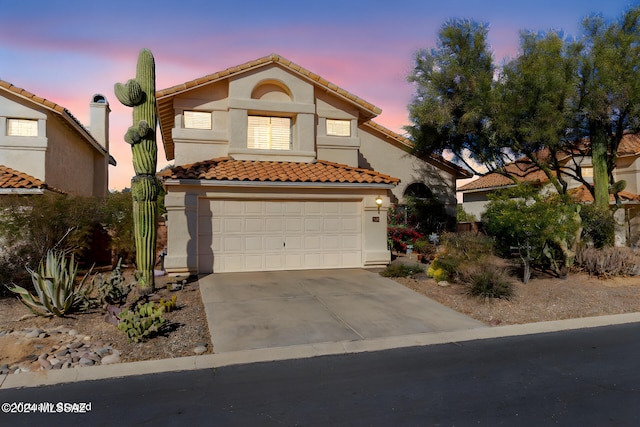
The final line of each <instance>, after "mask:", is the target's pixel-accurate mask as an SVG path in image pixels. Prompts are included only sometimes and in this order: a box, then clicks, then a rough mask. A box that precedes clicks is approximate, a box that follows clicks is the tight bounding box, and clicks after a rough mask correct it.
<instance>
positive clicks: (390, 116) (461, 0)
mask: <svg viewBox="0 0 640 427" xmlns="http://www.w3.org/2000/svg"><path fill="white" fill-rule="evenodd" d="M637 4H639V1H638V0H635V1H630V0H606V1H602V0H599V1H597V0H538V1H530V0H527V1H520V0H444V1H431V0H396V1H380V0H367V1H361V0H358V1H348V0H342V1H336V0H325V1H322V2H317V1H316V2H302V1H298V2H295V1H285V0H270V1H254V0H244V1H237V2H230V1H215V0H190V1H166V0H155V1H153V2H151V1H136V0H134V1H131V0H127V1H120V0H109V1H94V0H64V1H63V0H50V1H46V0H0V10H1V11H2V13H1V14H0V79H2V80H5V81H8V82H10V83H12V84H14V85H16V86H18V87H22V88H24V89H26V90H28V91H30V92H33V93H35V94H36V95H38V96H41V97H44V98H47V99H50V100H51V101H53V102H56V103H58V104H60V105H62V106H64V107H66V108H67V109H68V110H69V111H71V113H72V114H74V115H75V116H76V117H77V118H78V119H79V120H80V121H81V122H82V123H84V124H85V125H87V126H88V125H89V123H88V122H89V110H88V107H89V101H90V99H91V97H92V95H93V94H95V93H101V94H104V95H105V96H106V97H107V99H108V100H109V104H110V107H111V110H112V113H111V116H110V119H111V130H110V140H111V154H112V155H113V156H114V157H115V158H116V160H117V161H118V166H117V167H110V171H109V172H110V180H109V181H110V182H109V188H110V189H122V188H124V187H128V186H129V181H130V179H131V176H132V175H133V167H132V166H131V153H130V147H129V145H128V144H127V143H125V142H124V140H123V135H124V133H125V131H126V128H127V127H128V126H130V124H131V109H130V108H127V107H124V106H122V105H121V104H120V103H119V102H118V100H117V99H116V98H115V95H114V94H113V84H114V83H115V82H125V81H126V80H127V79H129V78H132V77H134V75H135V63H136V59H137V54H138V51H139V50H140V49H141V48H148V49H151V51H152V52H153V54H154V56H155V59H156V75H157V88H158V89H164V88H167V87H170V86H173V85H176V84H180V83H183V82H185V81H188V80H192V79H195V78H197V77H201V76H204V75H207V74H210V73H214V72H216V71H220V70H223V69H225V68H227V67H230V66H234V65H238V64H241V63H244V62H247V61H250V60H253V59H257V58H260V57H263V56H265V55H268V54H270V53H277V54H279V55H282V56H284V57H285V58H287V59H289V60H291V61H293V62H295V63H297V64H299V65H301V66H303V67H305V68H307V69H308V70H310V71H312V72H314V73H317V74H319V75H321V76H322V77H324V78H325V79H327V80H329V81H330V82H332V83H335V84H337V85H338V86H340V87H342V88H344V89H346V90H348V91H349V92H351V93H353V94H355V95H357V96H359V97H361V98H364V99H365V100H367V101H368V102H371V103H373V104H374V105H376V106H378V107H380V108H381V109H382V111H383V112H382V114H381V115H380V116H379V117H378V118H377V119H376V121H377V122H378V123H380V124H382V125H383V126H386V127H388V128H390V129H392V130H394V131H396V132H400V133H402V127H403V126H405V125H407V124H409V122H408V119H407V104H409V102H410V101H411V94H412V92H413V88H412V87H411V85H410V84H409V83H407V81H406V76H407V74H408V73H409V71H410V70H411V67H412V58H413V54H414V52H415V51H416V50H417V49H419V48H431V47H435V45H436V39H437V32H438V29H439V28H440V27H441V25H442V24H443V23H444V22H446V21H447V20H448V19H450V18H470V19H473V20H476V21H478V22H486V23H489V24H490V31H489V41H490V44H491V47H492V49H493V51H494V59H495V61H496V63H497V64H501V63H503V62H504V61H505V60H507V59H508V58H510V57H514V56H515V55H516V54H517V51H518V43H519V31H520V30H523V29H527V30H534V31H539V30H540V31H545V30H549V29H562V30H564V31H565V33H567V34H568V35H571V36H576V37H578V36H580V34H581V26H580V24H581V21H582V19H583V18H585V17H586V16H589V15H591V14H593V13H599V14H602V15H603V16H604V17H605V18H606V19H615V18H618V17H620V16H621V15H622V13H623V12H624V11H625V10H626V9H627V8H629V7H631V6H634V5H637ZM158 145H159V156H158V157H159V159H158V168H162V167H163V166H165V165H166V164H167V163H168V162H167V161H166V159H165V157H164V151H163V150H162V142H161V141H160V140H159V141H158ZM9 166H10V165H9ZM70 166H71V165H70Z"/></svg>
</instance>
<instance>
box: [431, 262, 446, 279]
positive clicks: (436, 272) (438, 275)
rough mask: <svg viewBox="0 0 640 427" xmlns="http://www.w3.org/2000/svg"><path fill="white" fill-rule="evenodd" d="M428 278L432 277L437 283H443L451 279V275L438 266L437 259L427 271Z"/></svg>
mask: <svg viewBox="0 0 640 427" xmlns="http://www.w3.org/2000/svg"><path fill="white" fill-rule="evenodd" d="M427 276H429V277H431V278H432V279H433V280H435V281H436V282H442V281H444V280H448V279H449V273H448V272H447V270H445V269H444V268H442V267H441V266H440V265H438V260H437V259H435V260H434V262H432V263H431V265H430V266H429V268H428V269H427Z"/></svg>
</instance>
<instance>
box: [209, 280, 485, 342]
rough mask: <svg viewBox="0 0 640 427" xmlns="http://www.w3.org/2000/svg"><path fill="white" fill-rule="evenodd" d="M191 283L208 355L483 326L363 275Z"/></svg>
mask: <svg viewBox="0 0 640 427" xmlns="http://www.w3.org/2000/svg"><path fill="white" fill-rule="evenodd" d="M199 281H200V292H201V293H202V300H203V302H204V306H205V310H206V314H207V321H208V324H209V331H210V333H211V336H212V340H213V346H214V351H215V352H216V353H223V352H231V351H239V350H253V349H260V348H270V347H286V346H293V345H301V344H314V343H324V342H340V341H358V340H367V339H376V338H386V337H396V336H404V335H413V334H421V333H429V332H442V331H453V330H460V329H474V328H482V327H484V325H483V324H482V323H480V322H478V321H476V320H473V319H471V318H469V317H467V316H464V315H462V314H460V313H458V312H456V311H453V310H451V309H449V308H447V307H445V306H443V305H441V304H439V303H437V302H435V301H433V300H431V299H429V298H427V297H424V296H422V295H420V294H417V293H415V292H413V291H411V290H410V289H407V288H405V287H404V286H402V285H400V284H398V283H396V282H394V281H392V280H389V279H386V278H384V277H382V276H380V275H379V274H377V273H372V272H369V271H366V270H363V269H339V270H301V271H274V272H256V273H219V274H211V275H208V276H203V277H201V278H200V279H199Z"/></svg>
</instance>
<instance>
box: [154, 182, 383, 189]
mask: <svg viewBox="0 0 640 427" xmlns="http://www.w3.org/2000/svg"><path fill="white" fill-rule="evenodd" d="M164 183H165V185H185V186H186V185H191V186H194V185H195V186H199V187H252V188H255V187H261V188H335V189H343V188H361V189H385V190H390V189H392V188H394V187H395V184H383V183H362V182H354V183H352V182H278V181H276V182H274V181H221V180H209V179H202V180H201V179H167V180H166V181H165V182H164Z"/></svg>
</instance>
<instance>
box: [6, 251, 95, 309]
mask: <svg viewBox="0 0 640 427" xmlns="http://www.w3.org/2000/svg"><path fill="white" fill-rule="evenodd" d="M27 271H28V272H29V274H30V275H31V281H32V282H33V287H34V288H35V291H36V295H33V294H31V292H29V291H28V290H26V289H25V288H23V287H21V286H17V285H16V286H13V287H8V288H9V290H10V291H11V292H14V293H16V294H18V295H19V296H20V301H21V302H22V303H23V304H24V305H26V306H27V307H29V309H30V310H31V311H32V312H33V313H35V314H36V315H38V316H52V315H54V316H64V315H65V314H67V313H69V312H71V311H73V310H74V309H76V308H77V307H79V306H80V305H82V304H83V302H85V301H86V300H87V296H88V294H89V293H90V291H91V289H88V288H87V289H85V284H86V283H87V282H88V280H87V279H88V277H89V274H90V272H88V273H87V274H85V276H84V277H83V278H82V279H81V280H80V281H79V282H76V275H77V273H78V264H77V263H76V262H75V259H74V257H73V256H71V258H69V259H67V257H66V256H65V254H64V253H63V252H57V251H54V250H49V251H48V252H47V255H46V257H45V259H44V260H43V261H41V262H40V265H39V267H38V271H34V270H31V269H30V268H28V267H27Z"/></svg>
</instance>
